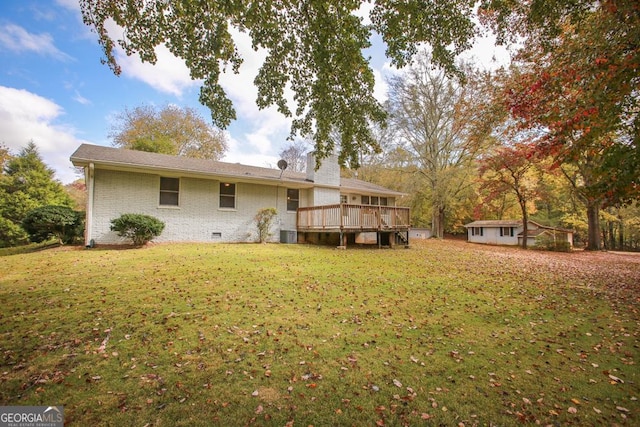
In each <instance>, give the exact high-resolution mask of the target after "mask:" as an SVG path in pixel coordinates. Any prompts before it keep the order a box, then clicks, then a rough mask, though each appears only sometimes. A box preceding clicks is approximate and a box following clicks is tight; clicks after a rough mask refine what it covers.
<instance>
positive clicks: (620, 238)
mask: <svg viewBox="0 0 640 427" xmlns="http://www.w3.org/2000/svg"><path fill="white" fill-rule="evenodd" d="M619 212H620V211H619V210H618V220H619V221H620V225H619V226H618V249H620V250H621V251H624V221H623V220H622V215H620V213H619Z"/></svg>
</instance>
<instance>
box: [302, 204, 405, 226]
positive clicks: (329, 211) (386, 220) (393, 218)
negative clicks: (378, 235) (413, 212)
mask: <svg viewBox="0 0 640 427" xmlns="http://www.w3.org/2000/svg"><path fill="white" fill-rule="evenodd" d="M409 220H410V215H409V208H406V207H397V206H371V205H351V204H344V203H343V204H339V205H326V206H309V207H304V208H298V220H297V221H298V223H297V228H298V230H299V231H305V230H307V231H311V230H318V231H320V230H327V231H330V230H336V231H338V230H342V231H349V230H353V231H357V230H390V231H394V230H407V229H408V228H409V225H410V224H409Z"/></svg>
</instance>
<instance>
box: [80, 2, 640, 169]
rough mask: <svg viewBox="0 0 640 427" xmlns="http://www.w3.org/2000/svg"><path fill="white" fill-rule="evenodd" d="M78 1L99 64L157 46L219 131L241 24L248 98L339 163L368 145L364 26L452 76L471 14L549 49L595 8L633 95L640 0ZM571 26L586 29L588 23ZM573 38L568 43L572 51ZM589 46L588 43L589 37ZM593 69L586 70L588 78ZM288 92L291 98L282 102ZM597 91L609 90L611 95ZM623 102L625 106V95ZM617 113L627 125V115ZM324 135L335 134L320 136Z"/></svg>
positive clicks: (370, 81)
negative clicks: (425, 55)
mask: <svg viewBox="0 0 640 427" xmlns="http://www.w3.org/2000/svg"><path fill="white" fill-rule="evenodd" d="M363 5H369V6H368V7H363ZM80 6H81V10H82V15H83V19H84V22H85V23H86V24H87V25H89V26H90V27H92V28H93V29H94V30H95V31H96V33H97V34H98V38H99V42H100V44H101V45H102V48H103V50H104V53H105V59H104V62H106V63H107V64H108V65H109V66H110V67H111V69H112V70H113V71H114V72H115V73H116V74H119V73H120V67H119V65H118V64H117V61H116V56H115V49H116V48H118V47H120V48H122V49H123V50H124V52H125V53H126V54H128V55H133V54H137V55H138V56H139V57H140V58H141V60H143V61H146V62H151V63H154V62H155V61H156V59H157V58H156V52H155V48H156V47H158V46H161V45H164V46H166V47H167V48H168V49H169V50H170V51H171V52H172V53H173V54H174V55H175V56H176V57H179V58H182V59H184V61H185V63H186V65H187V67H188V68H189V70H190V73H191V77H192V78H193V79H201V80H202V81H203V84H202V87H201V90H200V102H201V103H202V104H203V105H205V106H207V107H208V108H209V109H210V110H211V117H212V120H213V123H214V124H215V125H216V126H218V127H220V128H226V127H227V126H228V125H229V124H230V122H231V121H232V120H234V119H235V117H236V113H235V110H234V108H233V105H232V102H231V100H230V99H229V98H228V96H227V94H226V93H225V91H224V89H223V88H222V86H221V85H220V83H219V77H220V74H221V73H222V72H224V71H227V70H230V71H232V72H238V70H239V67H240V66H241V64H242V61H243V58H242V57H241V55H240V53H239V51H238V49H237V47H236V45H235V42H234V39H233V36H232V34H233V32H234V31H241V32H245V33H247V34H248V35H249V36H250V37H251V40H252V45H253V48H254V49H264V50H266V52H267V56H266V59H265V61H264V63H263V64H262V67H261V68H260V70H259V72H258V75H257V76H256V78H255V80H254V83H255V84H256V86H257V88H258V97H257V99H256V103H257V105H258V106H259V107H261V108H265V107H268V106H277V107H278V109H279V111H280V112H281V113H283V114H285V115H287V116H289V117H292V118H293V124H292V129H291V131H292V134H299V135H300V136H302V137H303V138H309V139H311V140H313V141H314V144H315V150H316V153H317V154H318V155H319V156H320V157H322V156H326V155H328V154H329V153H330V152H332V151H333V150H334V148H335V145H336V144H339V145H340V150H341V151H340V161H341V162H342V163H343V164H349V165H350V166H351V167H357V166H358V163H359V161H358V159H359V158H360V156H359V155H360V154H367V153H372V152H376V151H379V149H380V147H379V144H378V143H377V142H376V139H375V138H374V137H373V136H372V134H371V128H370V126H369V125H370V123H371V122H383V121H384V119H385V112H384V109H383V108H382V107H381V105H380V104H379V102H378V101H377V100H376V99H375V98H374V96H373V90H374V83H375V79H374V74H373V70H372V69H371V67H370V65H369V62H368V58H365V56H364V54H363V52H364V51H365V49H367V48H368V47H370V45H371V39H372V36H373V35H374V34H379V35H380V36H381V37H382V39H383V41H384V42H385V44H386V47H387V49H386V55H387V57H388V58H389V59H390V60H391V63H392V64H393V65H395V66H398V67H402V66H404V65H406V64H408V63H409V62H410V61H411V60H412V58H413V56H414V54H415V53H416V52H418V50H419V49H420V48H421V47H422V46H424V45H428V46H429V47H430V50H431V54H432V61H433V63H434V64H435V65H436V66H440V67H442V68H444V69H445V70H446V71H447V72H448V73H449V74H453V73H455V71H456V67H455V58H456V56H457V55H458V54H459V53H461V52H462V51H464V50H466V49H468V48H469V47H470V46H471V44H472V42H473V39H474V37H475V36H476V34H478V32H479V27H478V26H477V25H476V24H475V22H476V21H475V17H476V16H478V17H479V18H480V22H482V24H484V25H486V26H487V27H488V28H490V29H491V30H493V32H494V33H495V34H496V35H497V38H498V41H499V42H509V41H518V42H521V43H523V45H524V46H527V42H528V41H534V42H535V43H537V44H538V45H539V46H541V47H542V48H543V49H544V51H552V50H553V49H555V48H556V47H557V46H558V43H559V41H558V37H559V36H560V35H561V34H563V32H564V31H565V30H566V28H567V27H568V26H570V27H572V28H578V29H580V28H583V24H584V23H585V22H586V21H589V20H593V19H594V16H595V17H596V21H595V22H597V23H602V25H603V26H601V27H598V25H593V21H591V23H590V22H587V27H588V28H590V29H593V30H595V31H594V32H592V33H591V35H593V34H595V35H596V39H598V37H600V36H601V35H605V37H604V38H605V39H606V43H603V45H606V44H607V43H608V42H609V41H613V42H614V43H618V42H619V41H621V42H620V43H618V44H617V46H619V47H620V48H621V49H622V51H625V52H627V56H626V58H629V61H628V65H629V66H628V67H627V68H626V70H627V71H629V72H627V73H623V74H624V75H623V76H621V77H622V79H619V76H614V77H613V79H614V80H615V81H616V82H618V83H620V84H619V85H618V86H617V88H618V89H619V90H621V91H622V92H625V93H627V94H629V93H631V94H634V93H637V90H636V89H635V88H636V87H637V81H636V80H637V79H635V76H636V75H637V72H636V71H637V65H636V63H637V52H638V50H637V40H638V38H637V35H638V28H640V26H639V25H638V16H639V15H640V12H639V10H640V6H638V2H637V1H636V0H603V1H595V0H528V1H515V0H482V1H481V2H480V3H478V2H477V1H476V0H436V1H428V0H406V1H397V0H375V1H371V0H367V1H365V0H336V1H332V2H326V1H321V0H301V1H298V0H296V1H274V0H264V1H254V2H244V1H237V0H231V1H225V2H217V1H210V0H181V1H166V0H80ZM476 7H477V9H476ZM364 10H369V18H370V22H371V23H368V21H365V20H364V19H363V18H362V11H364ZM595 14H602V15H599V16H596V15H595ZM112 23H115V24H117V25H119V26H120V27H121V28H123V29H124V31H123V33H122V35H121V36H120V37H119V38H117V37H114V35H113V34H110V33H109V31H108V28H109V26H110V25H111V24H112ZM582 34H583V35H585V36H589V35H590V31H589V30H587V31H585V32H584V33H582ZM600 38H602V37H600ZM579 39H580V37H578V43H577V44H576V46H578V47H579V48H580V49H583V50H584V49H585V47H584V43H581V42H580V40H579ZM598 47H599V44H598V43H597V42H596V43H593V44H591V45H590V46H589V48H591V49H592V50H593V48H596V49H597V48H598ZM605 47H606V46H605ZM527 48H528V47H527ZM629 55H630V56H629ZM596 65H598V64H596ZM616 65H617V64H616ZM596 68H597V67H596ZM600 71H601V70H597V69H592V70H587V72H589V73H592V74H591V75H590V76H591V77H593V73H598V72H600ZM634 73H635V74H634ZM629 76H631V77H629ZM596 77H597V76H596ZM629 86H630V87H631V89H629ZM625 88H626V89H625ZM618 89H616V90H618ZM289 90H290V91H291V92H292V93H293V101H294V104H295V105H289V103H288V101H287V97H286V93H288V91H289ZM607 96H608V97H609V98H610V99H613V100H618V99H620V98H619V97H617V95H616V94H615V93H614V94H612V95H611V96H609V95H607ZM628 100H629V98H628V97H624V101H628ZM632 104H633V105H631V107H633V108H631V110H632V111H635V110H634V108H635V107H636V106H637V104H636V103H635V101H633V102H632ZM626 111H629V109H626ZM623 121H624V122H625V123H633V126H635V128H636V129H637V115H635V116H633V117H626V118H624V119H623ZM336 133H337V134H338V135H340V138H339V139H338V140H337V141H336V140H335V138H332V135H335V134H336Z"/></svg>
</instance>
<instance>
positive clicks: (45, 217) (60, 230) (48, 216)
mask: <svg viewBox="0 0 640 427" xmlns="http://www.w3.org/2000/svg"><path fill="white" fill-rule="evenodd" d="M83 222H84V221H83V214H82V213H81V212H76V211H74V210H73V209H71V208H70V207H67V206H55V205H49V206H42V207H40V208H36V209H33V210H31V211H29V212H28V213H27V215H26V216H25V218H24V220H23V221H22V228H24V230H25V231H26V232H27V234H29V240H31V241H32V242H35V243H40V242H44V241H45V240H48V239H50V238H52V237H55V238H56V239H58V241H59V242H60V243H61V244H62V243H73V242H74V241H75V240H76V239H77V238H78V237H80V236H82V234H83V233H84V224H83Z"/></svg>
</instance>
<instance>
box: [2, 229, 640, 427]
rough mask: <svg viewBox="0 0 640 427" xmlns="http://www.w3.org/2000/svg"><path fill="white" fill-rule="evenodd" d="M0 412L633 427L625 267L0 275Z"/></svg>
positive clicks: (18, 270)
mask: <svg viewBox="0 0 640 427" xmlns="http://www.w3.org/2000/svg"><path fill="white" fill-rule="evenodd" d="M0 262H2V270H3V273H2V275H1V276H0V304H1V305H2V307H3V310H1V311H0V355H1V359H0V365H1V366H0V405H31V404H34V405H50V404H62V405H64V407H65V418H66V420H67V423H68V424H70V425H140V426H144V425H149V426H156V425H157V426H161V425H168V426H173V425H189V426H191V425H203V426H205V425H223V426H228V425H282V426H284V425H303V426H307V425H314V426H324V425H356V426H360V425H420V424H424V425H459V426H462V425H464V426H474V425H478V426H480V425H520V424H522V423H531V424H541V425H579V426H584V425H594V426H595V425H629V426H630V425H637V424H638V423H639V417H640V413H639V411H640V404H639V403H638V398H639V397H640V396H639V394H640V393H639V387H638V381H640V372H639V371H640V370H639V369H638V367H637V361H638V357H639V348H638V345H639V343H638V338H639V337H638V334H639V333H640V332H639V331H640V328H639V327H638V326H639V322H640V313H639V312H638V308H639V305H640V285H639V284H640V255H636V254H621V253H588V252H574V253H570V254H564V253H546V252H536V251H522V250H520V249H517V248H502V247H485V246H479V245H473V244H468V243H464V242H455V241H427V242H424V243H415V244H414V245H413V246H412V248H411V249H408V250H405V249H396V250H378V249H373V250H370V249H358V248H351V249H348V250H346V251H344V250H336V249H334V248H328V247H315V246H306V245H186V244H185V245H155V246H154V245H152V246H149V247H146V248H143V249H137V250H122V249H120V250H113V249H111V250H110V249H99V248H96V249H92V250H84V249H78V248H61V249H54V250H46V251H42V252H37V253H30V254H22V255H12V256H5V257H2V258H0Z"/></svg>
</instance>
